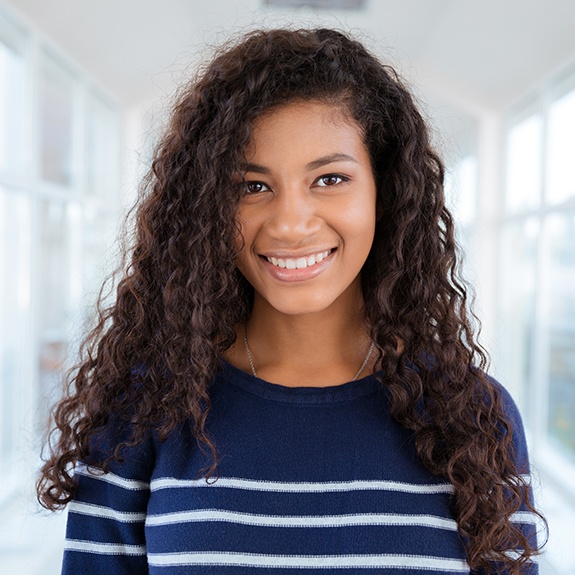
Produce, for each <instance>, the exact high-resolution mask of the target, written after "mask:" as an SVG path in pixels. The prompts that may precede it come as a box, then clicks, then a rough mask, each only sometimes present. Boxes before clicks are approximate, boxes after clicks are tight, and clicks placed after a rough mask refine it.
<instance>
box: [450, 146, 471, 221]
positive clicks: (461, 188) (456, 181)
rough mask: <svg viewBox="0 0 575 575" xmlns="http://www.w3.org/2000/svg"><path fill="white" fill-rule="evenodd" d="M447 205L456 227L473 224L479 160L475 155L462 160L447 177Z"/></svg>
mask: <svg viewBox="0 0 575 575" xmlns="http://www.w3.org/2000/svg"><path fill="white" fill-rule="evenodd" d="M445 189H446V203H447V207H448V208H449V210H450V211H451V213H452V214H453V216H454V218H455V222H456V225H458V226H462V225H463V226H465V225H469V224H470V223H472V222H473V219H474V218H475V212H476V201H477V159H476V157H475V156H474V155H469V156H465V157H464V158H462V159H461V160H460V161H459V162H458V163H457V165H456V166H455V167H454V169H453V170H452V171H449V172H448V176H447V177H446V186H445Z"/></svg>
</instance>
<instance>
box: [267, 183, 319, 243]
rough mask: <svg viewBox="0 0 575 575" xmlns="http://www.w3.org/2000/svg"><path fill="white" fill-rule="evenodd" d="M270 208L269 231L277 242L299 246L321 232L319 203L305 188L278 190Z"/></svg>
mask: <svg viewBox="0 0 575 575" xmlns="http://www.w3.org/2000/svg"><path fill="white" fill-rule="evenodd" d="M269 208H270V213H269V218H268V221H267V231H268V233H269V234H270V236H272V237H273V238H275V239H277V240H280V241H282V242H286V243H293V244H297V243H298V242H300V241H302V240H305V239H307V238H309V237H310V236H313V235H314V234H315V233H317V232H318V231H319V230H320V227H321V218H320V216H319V214H318V213H317V208H318V206H317V202H316V201H315V199H314V198H313V196H312V195H311V194H310V191H309V190H308V189H306V188H305V187H303V186H298V185H292V186H285V187H283V188H280V189H278V190H276V196H275V197H274V199H273V201H272V202H271V203H270V206H269Z"/></svg>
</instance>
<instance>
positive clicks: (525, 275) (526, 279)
mask: <svg viewBox="0 0 575 575" xmlns="http://www.w3.org/2000/svg"><path fill="white" fill-rule="evenodd" d="M538 238H539V221H538V220H537V219H535V218H529V219H527V220H526V221H522V222H513V223H509V224H507V225H506V226H505V228H504V230H503V233H502V237H501V241H502V250H503V251H502V257H501V279H502V281H501V292H500V305H501V317H502V320H503V330H502V332H503V349H502V354H501V357H502V360H503V362H504V365H503V372H504V373H503V378H502V379H503V381H504V382H505V385H506V386H509V387H510V388H511V389H513V390H516V391H518V392H519V391H520V392H521V397H525V398H527V397H529V396H531V395H532V394H531V391H532V387H531V386H532V382H531V381H530V373H531V357H532V353H533V338H534V322H535V277H536V276H535V269H536V268H535V265H536V258H537V242H538ZM520 399H521V398H520ZM523 404H525V405H523ZM521 407H522V408H524V410H525V411H527V416H528V417H530V415H531V413H530V410H529V405H528V404H527V402H522V405H521Z"/></svg>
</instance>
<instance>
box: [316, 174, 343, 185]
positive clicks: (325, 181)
mask: <svg viewBox="0 0 575 575" xmlns="http://www.w3.org/2000/svg"><path fill="white" fill-rule="evenodd" d="M348 179H349V178H345V177H344V176H340V175H339V174H326V175H325V176H320V177H319V178H318V179H317V180H316V185H318V186H320V187H323V188H328V187H330V186H336V185H337V184H341V183H342V182H347V180H348Z"/></svg>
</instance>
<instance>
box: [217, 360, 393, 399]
mask: <svg viewBox="0 0 575 575" xmlns="http://www.w3.org/2000/svg"><path fill="white" fill-rule="evenodd" d="M222 363H223V370H222V372H221V374H220V378H221V381H222V384H231V385H234V386H235V387H239V388H241V389H242V390H243V391H246V392H248V393H251V394H252V395H257V396H260V397H263V398H264V399H269V400H272V401H280V402H284V403H300V404H301V403H304V404H328V403H342V402H346V401H351V400H354V399H357V398H360V397H365V396H368V395H372V394H374V393H377V392H379V391H381V390H382V384H381V382H380V381H379V380H378V379H377V377H376V375H375V374H369V375H366V376H365V377H362V378H360V379H356V380H355V381H348V382H346V383H341V384H337V385H329V386H326V387H288V386H286V385H281V384H279V383H272V382H270V381H266V380H265V379H261V378H259V377H256V376H254V375H253V374H250V373H246V372H245V371H243V370H241V369H239V368H238V367H236V366H235V365H232V364H231V363H229V362H228V361H226V360H225V359H223V360H222ZM378 373H379V375H381V372H378Z"/></svg>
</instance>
